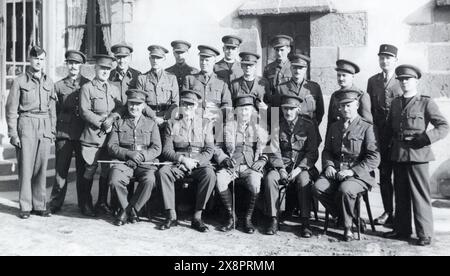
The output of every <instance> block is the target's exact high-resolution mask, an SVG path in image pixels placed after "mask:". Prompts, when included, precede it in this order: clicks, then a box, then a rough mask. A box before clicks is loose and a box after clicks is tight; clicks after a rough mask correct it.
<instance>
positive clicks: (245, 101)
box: [234, 94, 256, 107]
mask: <svg viewBox="0 0 450 276" xmlns="http://www.w3.org/2000/svg"><path fill="white" fill-rule="evenodd" d="M255 102H256V97H255V96H254V95H252V94H246V95H241V96H237V97H236V98H235V99H234V106H235V107H240V106H248V105H251V106H255Z"/></svg>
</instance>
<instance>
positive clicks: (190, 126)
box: [157, 90, 216, 233]
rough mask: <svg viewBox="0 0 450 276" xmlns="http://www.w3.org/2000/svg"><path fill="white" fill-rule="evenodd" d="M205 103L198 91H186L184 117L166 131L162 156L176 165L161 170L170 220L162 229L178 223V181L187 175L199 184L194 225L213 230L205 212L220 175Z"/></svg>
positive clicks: (184, 92)
mask: <svg viewBox="0 0 450 276" xmlns="http://www.w3.org/2000/svg"><path fill="white" fill-rule="evenodd" d="M201 102H202V97H201V95H200V94H199V93H198V92H197V91H194V90H185V91H183V93H182V95H181V103H180V104H181V109H180V116H179V118H176V119H171V120H169V122H168V126H167V128H166V129H165V130H164V135H163V136H164V139H163V141H164V147H163V153H162V157H163V158H164V160H167V161H169V162H174V163H175V165H170V166H165V167H162V168H161V169H160V170H159V171H158V173H157V181H158V183H159V185H160V186H161V192H162V196H163V201H164V207H165V210H166V211H167V220H166V221H165V222H164V223H163V224H162V225H160V227H159V229H160V230H167V229H170V228H171V227H173V226H177V224H178V222H177V214H176V211H175V184H176V182H177V181H179V180H183V179H185V178H187V177H189V178H193V179H194V183H196V185H197V191H196V204H195V214H194V218H193V220H192V228H193V229H195V230H197V231H199V232H202V233H204V232H207V231H208V230H209V228H208V227H207V226H206V225H205V223H204V222H203V220H202V213H203V210H204V209H205V208H206V203H207V202H208V200H209V198H210V196H211V194H212V192H213V190H214V186H215V184H216V174H215V172H214V169H213V167H212V166H211V163H210V161H211V158H212V156H213V153H214V137H213V132H212V128H211V123H210V121H209V120H207V119H203V117H202V115H201V114H202V113H201V112H200V110H198V107H199V106H201Z"/></svg>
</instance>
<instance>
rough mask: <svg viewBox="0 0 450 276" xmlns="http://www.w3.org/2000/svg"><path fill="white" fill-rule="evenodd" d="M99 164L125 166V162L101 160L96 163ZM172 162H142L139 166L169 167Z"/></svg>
mask: <svg viewBox="0 0 450 276" xmlns="http://www.w3.org/2000/svg"><path fill="white" fill-rule="evenodd" d="M98 163H99V164H111V165H125V164H126V163H127V162H124V161H106V160H101V161H98ZM173 164H174V163H172V162H143V163H141V165H148V166H150V165H151V166H170V165H173Z"/></svg>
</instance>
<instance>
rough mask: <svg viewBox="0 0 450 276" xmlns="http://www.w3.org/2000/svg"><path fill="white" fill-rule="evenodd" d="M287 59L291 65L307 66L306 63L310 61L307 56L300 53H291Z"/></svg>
mask: <svg viewBox="0 0 450 276" xmlns="http://www.w3.org/2000/svg"><path fill="white" fill-rule="evenodd" d="M289 60H290V61H291V64H292V65H294V66H300V67H308V64H309V63H310V62H311V59H310V58H309V57H307V56H305V55H300V54H295V55H292V56H291V57H290V59H289Z"/></svg>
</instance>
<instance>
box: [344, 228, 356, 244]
mask: <svg viewBox="0 0 450 276" xmlns="http://www.w3.org/2000/svg"><path fill="white" fill-rule="evenodd" d="M354 240H355V237H354V235H353V232H352V230H351V229H345V231H344V241H345V242H352V241H354Z"/></svg>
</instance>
